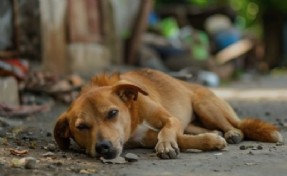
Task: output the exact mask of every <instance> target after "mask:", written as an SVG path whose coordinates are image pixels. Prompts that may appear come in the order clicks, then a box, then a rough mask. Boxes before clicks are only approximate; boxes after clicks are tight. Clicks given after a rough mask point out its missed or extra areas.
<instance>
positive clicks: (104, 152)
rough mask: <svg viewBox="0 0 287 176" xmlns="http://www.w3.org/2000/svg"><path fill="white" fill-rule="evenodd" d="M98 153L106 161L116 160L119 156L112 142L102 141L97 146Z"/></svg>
mask: <svg viewBox="0 0 287 176" xmlns="http://www.w3.org/2000/svg"><path fill="white" fill-rule="evenodd" d="M96 152H97V154H98V155H99V156H102V157H103V158H105V159H114V158H115V157H116V156H117V153H118V152H117V150H116V149H115V148H114V147H113V144H112V143H111V141H108V140H102V141H99V142H97V144H96Z"/></svg>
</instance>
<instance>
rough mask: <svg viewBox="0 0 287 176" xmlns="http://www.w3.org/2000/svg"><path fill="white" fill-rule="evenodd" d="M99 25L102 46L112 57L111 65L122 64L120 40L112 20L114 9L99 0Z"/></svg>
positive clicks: (108, 2)
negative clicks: (106, 48) (100, 27)
mask: <svg viewBox="0 0 287 176" xmlns="http://www.w3.org/2000/svg"><path fill="white" fill-rule="evenodd" d="M100 10H101V19H102V20H101V25H102V31H103V38H104V44H105V45H106V46H107V47H108V48H109V49H110V52H111V53H112V55H113V57H111V61H112V63H113V64H117V65H119V64H122V61H123V59H122V58H123V52H122V45H121V38H120V36H118V35H117V33H116V25H115V20H114V9H113V8H112V6H111V2H110V1H109V0H100Z"/></svg>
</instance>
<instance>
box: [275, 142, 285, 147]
mask: <svg viewBox="0 0 287 176" xmlns="http://www.w3.org/2000/svg"><path fill="white" fill-rule="evenodd" d="M282 145H284V142H277V143H276V146H282Z"/></svg>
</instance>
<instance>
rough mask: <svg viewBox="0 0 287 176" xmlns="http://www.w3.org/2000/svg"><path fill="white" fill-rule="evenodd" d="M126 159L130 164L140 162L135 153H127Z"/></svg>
mask: <svg viewBox="0 0 287 176" xmlns="http://www.w3.org/2000/svg"><path fill="white" fill-rule="evenodd" d="M125 159H126V161H128V162H136V161H138V160H139V157H138V156H137V155H135V154H133V153H127V154H126V155H125Z"/></svg>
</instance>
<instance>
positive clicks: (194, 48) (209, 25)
mask: <svg viewBox="0 0 287 176" xmlns="http://www.w3.org/2000/svg"><path fill="white" fill-rule="evenodd" d="M159 16H160V15H158V14H157V13H156V12H152V13H151V14H150V16H149V28H148V30H147V31H146V32H145V34H144V35H143V38H142V44H141V48H140V51H139V60H138V65H139V66H142V67H149V68H154V69H158V70H162V71H165V72H170V73H171V74H172V75H173V76H175V77H178V78H180V79H186V80H190V81H195V82H198V83H201V84H204V85H206V86H213V87H216V86H218V85H219V84H220V80H230V79H232V76H233V75H234V74H235V73H236V69H238V68H242V67H244V64H245V63H241V62H244V59H238V58H240V57H241V56H244V55H247V54H249V53H250V51H251V50H252V49H253V48H254V45H255V44H254V41H253V40H252V39H251V37H247V36H245V35H244V34H243V32H242V31H241V30H239V29H238V28H237V27H236V26H235V24H233V23H232V22H231V20H230V18H229V17H228V16H225V15H222V14H214V15H211V16H209V17H208V18H207V19H206V20H205V21H204V22H203V23H204V28H205V29H204V30H199V29H196V28H194V27H192V26H191V25H185V26H182V27H180V26H179V25H178V22H177V20H176V18H174V17H172V16H168V17H162V18H160V17H159ZM238 60H239V61H238Z"/></svg>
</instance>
